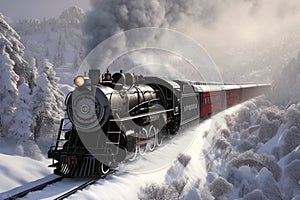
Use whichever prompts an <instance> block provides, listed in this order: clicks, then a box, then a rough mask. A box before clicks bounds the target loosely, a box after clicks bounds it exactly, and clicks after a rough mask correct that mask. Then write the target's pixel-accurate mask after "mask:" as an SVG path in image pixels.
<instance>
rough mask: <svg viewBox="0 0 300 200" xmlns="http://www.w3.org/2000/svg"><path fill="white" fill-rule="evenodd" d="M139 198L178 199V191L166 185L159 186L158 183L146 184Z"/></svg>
mask: <svg viewBox="0 0 300 200" xmlns="http://www.w3.org/2000/svg"><path fill="white" fill-rule="evenodd" d="M138 198H139V199H141V200H148V199H153V200H154V199H155V200H166V199H178V193H176V192H174V191H173V190H171V189H170V188H168V187H167V186H165V185H163V186H159V185H158V184H155V183H151V184H148V185H146V187H144V188H141V189H140V192H139V193H138Z"/></svg>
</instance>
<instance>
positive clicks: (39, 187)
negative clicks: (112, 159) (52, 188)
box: [4, 170, 116, 200]
mask: <svg viewBox="0 0 300 200" xmlns="http://www.w3.org/2000/svg"><path fill="white" fill-rule="evenodd" d="M115 171H116V170H111V171H109V172H108V173H106V174H103V175H100V176H97V177H94V178H91V179H89V180H88V181H86V182H84V183H83V184H81V185H79V186H77V187H75V188H74V189H72V190H70V191H67V192H65V193H63V194H62V195H60V196H58V197H55V198H54V200H62V199H65V198H67V197H69V196H71V195H73V194H75V193H76V192H77V191H79V190H83V189H84V188H86V187H87V186H89V185H92V184H94V183H95V182H97V181H98V180H100V179H103V178H105V177H106V176H107V175H110V174H112V173H114V172H115ZM63 179H64V178H63V177H58V178H55V179H52V180H50V181H47V182H45V183H42V184H39V185H37V186H34V187H31V188H29V189H26V190H24V191H21V192H18V193H17V194H14V195H12V196H10V197H7V198H5V199H4V200H15V199H19V198H22V197H25V196H26V195H27V194H28V193H30V192H35V191H40V190H43V189H44V188H45V187H47V186H48V185H51V184H54V183H57V182H60V181H62V180H63ZM56 196H57V195H56Z"/></svg>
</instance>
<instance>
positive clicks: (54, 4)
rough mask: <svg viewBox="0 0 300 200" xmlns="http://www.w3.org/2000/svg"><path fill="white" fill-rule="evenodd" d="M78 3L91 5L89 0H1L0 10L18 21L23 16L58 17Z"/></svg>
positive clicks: (87, 6)
mask: <svg viewBox="0 0 300 200" xmlns="http://www.w3.org/2000/svg"><path fill="white" fill-rule="evenodd" d="M74 5H77V6H79V7H80V8H82V9H84V10H87V9H89V7H90V1H89V0H0V12H1V13H2V14H3V15H5V16H6V17H8V18H9V19H10V20H13V21H16V20H18V19H22V18H38V19H42V18H44V17H46V18H49V17H56V16H58V15H60V14H61V12H62V11H63V10H64V9H66V8H68V7H70V6H74Z"/></svg>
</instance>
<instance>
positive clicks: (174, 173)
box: [0, 106, 240, 199]
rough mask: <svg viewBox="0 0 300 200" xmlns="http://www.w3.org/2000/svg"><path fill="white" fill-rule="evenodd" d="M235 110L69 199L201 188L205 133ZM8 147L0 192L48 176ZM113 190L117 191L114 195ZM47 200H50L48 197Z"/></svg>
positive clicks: (179, 136)
mask: <svg viewBox="0 0 300 200" xmlns="http://www.w3.org/2000/svg"><path fill="white" fill-rule="evenodd" d="M239 107H240V106H236V107H233V108H230V109H228V110H226V111H224V112H222V113H219V114H218V115H216V116H214V117H213V119H208V120H205V121H203V122H201V124H200V125H196V126H194V127H191V128H189V129H185V130H183V131H181V132H180V133H178V134H177V135H176V136H174V137H173V138H171V139H170V140H168V141H166V142H165V143H164V144H163V145H162V146H161V147H159V148H157V149H156V150H155V151H154V152H148V153H146V155H144V156H143V157H138V158H137V159H136V160H135V161H134V162H131V163H129V162H127V163H125V164H123V165H122V166H120V172H117V173H116V174H113V175H110V176H108V177H107V178H106V179H104V180H100V181H98V183H97V184H95V185H93V186H90V187H88V188H87V189H85V190H83V191H82V192H79V193H77V194H75V195H73V196H72V197H70V199H87V198H89V199H98V198H99V197H101V199H111V198H112V197H113V198H115V199H122V198H123V199H137V198H138V197H139V194H140V189H141V187H144V186H145V185H147V184H149V183H156V184H170V185H171V184H174V182H176V181H180V182H178V184H181V182H183V183H185V185H184V186H185V188H193V187H194V186H195V185H199V186H200V187H202V186H204V183H205V178H206V176H207V171H206V166H207V163H206V160H205V156H206V155H205V154H204V153H203V152H206V151H208V150H209V149H210V148H211V141H210V140H211V139H212V136H213V135H211V133H213V132H214V131H211V132H210V133H209V134H208V132H207V131H208V130H214V125H215V122H214V119H217V118H220V117H219V116H222V115H223V114H224V113H232V112H235V110H237V109H238V108H239ZM3 142H4V141H3ZM10 146H12V147H11V150H9V149H8V150H7V151H6V152H1V153H0V157H1V160H5V162H2V163H1V164H0V165H1V168H0V170H1V172H0V173H1V174H2V175H1V176H2V177H1V180H7V181H6V182H2V181H1V184H0V191H1V192H4V191H7V190H9V189H12V188H14V187H18V186H20V185H26V183H28V182H31V181H34V180H36V179H40V178H42V177H44V176H47V175H50V174H51V169H49V168H47V165H48V164H49V163H50V160H43V161H42V162H39V161H35V160H32V159H30V158H24V157H18V156H15V155H14V152H13V150H14V149H15V148H14V145H10ZM203 150H206V151H203ZM180 153H182V154H184V155H188V156H184V155H182V157H181V158H182V159H177V157H178V155H179V154H180ZM6 154H8V155H6ZM2 158H3V159H2ZM190 158H191V159H190ZM179 160H180V161H179ZM16 163H17V164H16ZM181 163H183V164H181ZM184 165H187V166H186V167H185V166H184ZM22 166H23V167H22ZM61 187H63V186H61ZM66 187H67V186H66ZM115 191H118V192H117V193H115ZM36 195H37V194H32V195H31V198H30V199H36V198H39V197H40V198H42V197H43V196H42V193H41V195H40V196H39V197H37V196H36ZM112 195H113V196H112ZM28 197H30V195H29V196H28ZM48 197H49V196H48ZM49 198H50V199H51V197H49Z"/></svg>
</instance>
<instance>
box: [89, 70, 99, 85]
mask: <svg viewBox="0 0 300 200" xmlns="http://www.w3.org/2000/svg"><path fill="white" fill-rule="evenodd" d="M100 75H101V74H100V70H99V69H90V71H89V77H90V79H91V84H92V85H97V84H98V83H99V82H100Z"/></svg>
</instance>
